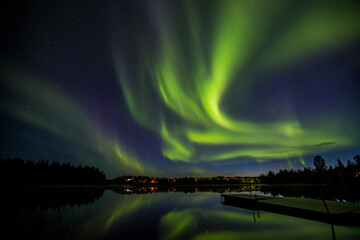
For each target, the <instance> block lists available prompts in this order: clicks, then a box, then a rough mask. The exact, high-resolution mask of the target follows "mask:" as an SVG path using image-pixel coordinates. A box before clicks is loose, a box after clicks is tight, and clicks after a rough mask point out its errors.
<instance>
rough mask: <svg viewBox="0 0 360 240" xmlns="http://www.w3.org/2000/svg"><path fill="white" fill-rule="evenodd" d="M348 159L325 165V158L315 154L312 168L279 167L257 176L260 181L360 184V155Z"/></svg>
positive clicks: (271, 182)
mask: <svg viewBox="0 0 360 240" xmlns="http://www.w3.org/2000/svg"><path fill="white" fill-rule="evenodd" d="M353 160H354V161H351V160H348V161H347V163H346V165H344V164H343V163H342V162H341V160H340V159H338V160H337V164H335V166H331V165H330V166H327V165H326V162H325V159H324V158H323V157H322V156H320V155H317V156H315V157H314V159H313V164H314V168H310V167H307V168H304V169H298V170H296V171H295V170H293V169H291V170H287V169H281V170H279V171H278V172H273V171H269V172H268V173H266V174H261V175H260V176H259V179H260V182H261V183H268V184H281V183H305V184H350V185H351V184H360V155H356V156H355V157H354V158H353Z"/></svg>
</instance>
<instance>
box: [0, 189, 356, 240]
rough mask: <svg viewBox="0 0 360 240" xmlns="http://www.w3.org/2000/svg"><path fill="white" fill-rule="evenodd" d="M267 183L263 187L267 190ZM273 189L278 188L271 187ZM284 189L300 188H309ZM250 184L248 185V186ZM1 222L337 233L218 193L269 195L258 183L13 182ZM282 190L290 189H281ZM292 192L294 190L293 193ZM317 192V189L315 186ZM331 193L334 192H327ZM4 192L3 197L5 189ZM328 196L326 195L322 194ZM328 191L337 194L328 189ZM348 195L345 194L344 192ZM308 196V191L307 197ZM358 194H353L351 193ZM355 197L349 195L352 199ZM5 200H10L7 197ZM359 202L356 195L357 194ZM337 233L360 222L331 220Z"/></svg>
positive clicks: (73, 230)
mask: <svg viewBox="0 0 360 240" xmlns="http://www.w3.org/2000/svg"><path fill="white" fill-rule="evenodd" d="M264 189H265V190H264ZM274 189H275V190H274ZM274 189H272V191H273V192H272V193H273V194H274V191H275V192H276V193H277V194H278V195H281V194H279V193H278V192H279V191H280V192H281V191H282V194H283V195H286V194H285V193H286V192H288V193H289V194H290V195H294V194H295V195H298V194H300V193H301V192H303V194H304V195H306V193H307V194H309V192H311V191H309V189H308V190H302V191H301V190H294V188H293V187H292V188H291V189H290V190H289V189H288V190H289V191H285V190H284V188H283V189H280V190H279V189H278V188H274ZM250 191H251V192H250ZM3 192H7V194H6V195H7V197H6V198H5V203H4V204H3V205H2V208H3V209H2V212H3V213H4V214H3V215H2V217H1V219H2V225H1V226H2V227H4V230H5V232H6V231H8V232H10V233H11V234H12V235H13V236H14V237H26V238H29V237H35V238H37V239H129V238H130V239H333V237H334V236H333V234H332V230H331V225H330V224H326V223H321V222H316V221H311V220H306V219H301V218H295V217H291V216H285V215H281V214H275V213H269V212H265V211H259V212H257V211H255V212H253V211H252V210H247V209H242V208H237V207H232V206H226V205H222V204H221V200H220V192H242V193H247V194H255V193H256V194H271V191H270V190H269V188H268V189H266V188H263V189H259V188H258V187H252V188H249V187H241V188H239V187H236V188H234V187H217V188H216V187H214V188H211V187H208V188H195V187H190V188H166V189H158V188H154V187H152V188H131V187H120V188H117V189H114V190H110V189H107V190H105V189H103V188H70V189H68V188H40V189H39V188H37V189H28V188H26V189H10V190H9V189H8V190H7V191H5V190H4V191H3ZM284 192H285V193H284ZM294 192H295V193H294ZM315 192H319V191H315ZM323 192H324V193H327V194H329V192H330V191H323ZM6 195H5V196H6ZM325 195H326V194H325ZM327 196H328V198H329V196H330V197H331V198H334V197H335V198H338V200H339V199H340V200H341V201H345V200H344V199H341V195H340V196H335V195H327ZM343 196H346V194H344V195H343ZM305 197H306V196H305ZM352 198H354V197H352ZM352 198H350V199H352ZM6 199H7V201H6ZM354 201H357V199H355V200H354ZM334 233H335V237H336V239H359V236H360V228H359V227H348V226H334Z"/></svg>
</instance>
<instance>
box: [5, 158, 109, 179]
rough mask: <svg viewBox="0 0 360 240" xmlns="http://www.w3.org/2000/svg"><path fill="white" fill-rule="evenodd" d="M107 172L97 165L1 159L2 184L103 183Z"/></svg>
mask: <svg viewBox="0 0 360 240" xmlns="http://www.w3.org/2000/svg"><path fill="white" fill-rule="evenodd" d="M104 182H105V174H104V173H103V172H102V171H100V170H99V169H98V168H95V167H88V166H84V167H83V166H81V165H78V166H74V165H72V164H70V163H59V162H52V163H49V161H47V160H39V161H37V162H34V161H24V160H23V159H21V158H14V159H5V160H2V159H0V184H6V185H38V184H40V185H43V184H50V185H52V184H72V185H74V184H103V183H104Z"/></svg>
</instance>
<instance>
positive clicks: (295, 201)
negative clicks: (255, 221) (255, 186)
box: [221, 194, 360, 226]
mask: <svg viewBox="0 0 360 240" xmlns="http://www.w3.org/2000/svg"><path fill="white" fill-rule="evenodd" d="M221 203H222V204H225V205H230V206H236V207H241V208H246V209H251V210H264V211H267V212H273V213H280V214H284V215H289V216H294V217H300V218H305V219H310V220H315V221H320V222H325V223H330V224H336V225H348V226H360V204H356V203H347V202H346V203H345V202H337V201H329V200H319V199H306V198H294V197H270V196H259V195H245V194H222V195H221Z"/></svg>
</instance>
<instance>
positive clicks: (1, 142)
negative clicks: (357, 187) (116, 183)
mask: <svg viewBox="0 0 360 240" xmlns="http://www.w3.org/2000/svg"><path fill="white" fill-rule="evenodd" d="M2 11H3V16H4V17H3V21H2V23H1V24H2V27H3V29H4V32H5V34H4V36H3V39H2V43H3V44H1V52H2V54H1V59H0V69H1V79H0V131H1V133H2V134H1V135H0V146H1V148H0V158H1V159H6V158H8V157H11V158H12V157H20V158H22V159H33V160H36V159H48V160H49V161H57V162H60V163H63V162H70V163H71V164H73V165H79V164H81V165H88V166H94V167H96V168H99V169H101V170H102V171H103V172H104V173H105V174H106V176H108V177H112V178H113V177H116V176H122V175H138V176H140V175H143V176H164V177H165V176H167V177H170V176H172V177H178V176H197V177H201V176H256V175H259V174H261V173H267V172H268V171H270V170H271V171H278V170H279V169H302V168H304V167H310V166H313V158H314V156H316V155H321V156H323V158H324V159H325V161H326V163H327V165H332V166H334V165H335V164H336V161H337V159H340V160H341V161H342V162H343V163H344V164H346V161H347V160H352V159H353V157H354V156H355V155H357V154H359V153H360V135H359V132H360V126H359V124H358V123H359V122H360V111H359V109H360V95H359V94H358V93H359V90H360V82H359V79H360V72H359V70H358V69H360V65H359V61H358V56H359V55H360V47H359V42H360V31H359V29H360V24H359V23H360V4H359V3H358V1H351V0H349V1H341V2H338V1H334V0H331V1H316V2H309V3H307V4H304V3H303V2H296V3H295V2H288V1H283V0H279V1H271V2H267V1H176V2H174V1H160V0H159V1H140V2H138V1H131V0H129V1H121V2H118V1H107V2H102V1H93V2H87V1H84V2H76V3H75V2H73V1H52V2H46V1H44V2H41V3H38V4H32V3H26V4H20V3H13V2H8V3H6V4H5V6H4V8H3V10H2Z"/></svg>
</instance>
